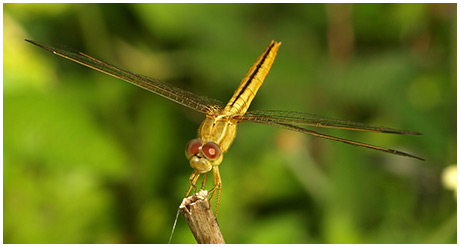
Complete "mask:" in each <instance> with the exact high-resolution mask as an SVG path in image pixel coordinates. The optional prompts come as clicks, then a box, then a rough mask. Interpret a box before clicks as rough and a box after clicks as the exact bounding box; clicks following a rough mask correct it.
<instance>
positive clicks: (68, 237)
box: [3, 4, 457, 243]
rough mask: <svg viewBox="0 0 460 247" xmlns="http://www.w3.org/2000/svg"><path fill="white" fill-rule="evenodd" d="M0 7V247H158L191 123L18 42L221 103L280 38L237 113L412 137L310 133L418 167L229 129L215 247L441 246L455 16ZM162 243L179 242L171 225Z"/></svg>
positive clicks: (404, 11) (271, 7)
mask: <svg viewBox="0 0 460 247" xmlns="http://www.w3.org/2000/svg"><path fill="white" fill-rule="evenodd" d="M3 9H4V16H3V24H4V29H3V30H4V33H3V39H4V40H3V41H4V48H3V51H4V53H3V54H4V59H3V63H4V67H3V71H4V74H3V81H4V84H3V103H4V105H3V106H4V108H3V127H4V129H3V130H4V131H3V138H4V139H3V144H4V146H3V148H4V149H3V154H4V156H3V162H4V166H3V188H4V189H3V202H4V204H3V210H4V211H3V239H4V242H5V243H166V242H167V241H168V238H169V234H170V231H171V228H172V225H173V221H174V217H175V214H176V210H177V207H178V205H179V204H180V202H181V199H182V197H183V196H184V194H185V192H186V191H187V189H188V186H189V182H188V176H189V175H190V174H191V172H192V170H191V168H190V167H189V165H188V162H187V160H186V159H185V157H184V154H183V153H184V146H185V144H186V143H187V141H188V140H190V139H192V138H194V137H195V135H196V130H197V128H198V126H199V124H200V121H201V120H202V119H203V116H202V115H200V114H199V113H195V112H191V111H189V110H188V109H187V108H184V107H182V106H180V105H177V104H175V103H172V102H170V101H168V100H166V99H163V98H161V97H158V96H156V95H154V94H152V93H149V92H147V91H145V90H142V89H139V88H137V87H135V86H132V85H130V84H128V83H125V82H123V81H119V80H117V79H114V78H111V77H109V76H106V75H104V74H102V73H99V72H97V71H93V70H91V69H88V68H85V67H83V66H80V65H78V64H76V63H73V62H70V61H66V60H64V59H62V58H59V57H57V56H54V55H52V54H50V53H47V52H45V51H43V50H41V49H38V48H37V47H34V46H32V45H30V44H28V43H26V42H24V39H25V38H27V39H32V40H37V41H39V42H43V43H48V44H66V45H69V46H71V47H74V48H76V49H78V50H81V51H83V52H85V53H87V54H90V55H91V56H94V57H96V58H99V59H102V60H104V61H107V62H110V63H112V64H115V65H117V66H119V67H121V68H125V69H128V70H130V71H133V72H136V73H140V74H145V75H149V76H152V77H156V78H160V79H162V80H165V81H168V82H170V83H172V84H174V85H177V86H179V87H182V88H184V89H187V90H190V91H193V92H199V93H200V94H202V95H206V96H211V97H215V98H217V99H220V100H221V101H225V100H226V99H229V98H230V96H231V94H232V92H233V91H234V90H235V88H236V86H237V85H238V83H239V81H240V80H241V78H242V77H243V76H244V74H245V73H246V71H247V70H248V69H249V67H250V66H251V65H252V63H253V62H254V61H255V59H256V58H257V56H259V54H260V53H262V51H263V50H264V49H265V48H266V46H267V45H268V44H269V42H270V41H271V40H277V41H282V42H283V45H282V46H281V48H280V50H279V52H278V57H277V58H276V61H275V64H274V66H273V68H272V71H271V72H270V75H269V76H268V77H267V80H266V83H265V84H264V86H263V87H262V88H261V90H260V91H259V94H258V95H257V97H256V99H255V101H254V103H253V105H252V106H251V109H252V110H254V109H284V110H295V111H302V112H311V113H317V114H320V115H325V116H330V117H337V118H340V119H347V120H352V121H358V122H363V123H368V124H375V125H384V126H390V127H395V128H400V129H409V130H414V131H419V132H422V133H423V134H424V135H423V136H398V135H390V134H376V133H355V132H350V131H344V130H341V131H340V130H321V131H323V132H325V133H329V134H333V135H338V136H340V137H343V138H348V139H355V140H359V141H363V142H367V143H372V144H376V145H381V146H384V147H390V148H395V149H400V150H403V151H407V152H411V153H414V154H416V155H420V156H422V157H424V158H425V159H426V161H425V162H421V161H418V160H415V159H410V158H405V157H398V156H393V155H389V154H386V153H381V152H376V151H372V150H366V149H363V148H356V147H353V146H349V145H346V144H342V143H335V142H331V141H328V140H322V139H318V138H315V137H310V136H306V135H302V134H296V133H292V132H287V131H282V130H279V129H276V128H273V127H268V126H267V127H265V126H260V125H257V124H251V123H243V124H241V126H240V127H239V133H238V136H237V138H236V140H235V142H234V144H233V146H232V148H230V150H229V152H228V153H226V154H225V158H224V162H223V163H222V165H221V175H222V180H223V191H222V198H221V204H220V210H219V217H218V218H219V223H220V227H221V229H222V232H223V235H224V237H225V239H226V241H227V243H456V241H457V240H456V232H457V225H456V222H457V221H456V218H457V213H456V197H454V196H452V191H450V190H448V189H447V188H445V187H443V186H442V182H441V174H442V171H443V169H444V168H445V167H447V166H449V165H455V163H456V159H457V140H456V134H457V122H456V91H457V81H456V78H457V74H456V73H457V72H456V68H457V60H456V58H457V50H456V49H457V48H456V44H457V40H456V37H457V33H456V31H457V26H456V20H457V13H456V5H455V4H353V5H348V4H4V8H3ZM210 186H211V185H210V184H209V188H210ZM172 242H173V243H194V242H195V241H194V239H193V236H192V235H191V233H190V231H189V230H188V227H187V225H186V223H185V222H184V220H183V218H182V217H179V222H178V225H177V229H176V233H175V235H174V237H173V241H172Z"/></svg>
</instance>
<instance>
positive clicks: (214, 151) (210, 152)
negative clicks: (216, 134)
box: [201, 142, 222, 160]
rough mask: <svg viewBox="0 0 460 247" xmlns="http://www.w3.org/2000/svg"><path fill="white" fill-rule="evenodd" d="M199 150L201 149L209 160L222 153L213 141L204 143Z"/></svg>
mask: <svg viewBox="0 0 460 247" xmlns="http://www.w3.org/2000/svg"><path fill="white" fill-rule="evenodd" d="M201 151H203V154H204V155H205V156H206V158H208V159H210V160H214V159H217V158H219V157H220V155H221V154H222V151H221V150H220V147H219V146H218V145H217V144H216V143H214V142H207V143H205V144H204V145H203V147H202V148H201Z"/></svg>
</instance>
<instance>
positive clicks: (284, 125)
mask: <svg viewBox="0 0 460 247" xmlns="http://www.w3.org/2000/svg"><path fill="white" fill-rule="evenodd" d="M268 119H269V118H265V119H262V118H260V119H255V118H253V119H251V120H247V121H251V122H255V123H262V124H267V125H271V126H275V127H279V128H284V129H288V130H293V131H297V132H300V133H305V134H310V135H313V136H317V137H321V138H326V139H329V140H333V141H338V142H343V143H347V144H351V145H354V146H360V147H365V148H369V149H374V150H379V151H382V152H386V153H390V154H395V155H400V156H407V157H412V158H415V159H419V160H425V159H423V158H420V157H418V156H416V155H413V154H409V153H405V152H402V151H398V150H394V149H389V148H384V147H379V146H375V145H371V144H367V143H363V142H357V141H352V140H347V139H343V138H339V137H335V136H330V135H326V134H322V133H319V132H316V131H312V130H308V129H305V128H303V127H300V126H296V125H294V124H289V123H286V122H276V121H273V120H268ZM390 133H393V132H390Z"/></svg>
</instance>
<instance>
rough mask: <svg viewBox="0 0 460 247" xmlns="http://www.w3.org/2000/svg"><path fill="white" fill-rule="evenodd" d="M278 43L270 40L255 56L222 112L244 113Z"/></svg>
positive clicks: (270, 62)
mask: <svg viewBox="0 0 460 247" xmlns="http://www.w3.org/2000/svg"><path fill="white" fill-rule="evenodd" d="M280 45H281V42H274V41H272V42H271V43H270V45H269V46H268V47H267V49H266V50H265V51H264V52H263V53H262V55H260V56H259V57H258V58H257V60H256V62H255V63H254V64H253V65H252V66H251V68H250V69H249V71H248V72H247V73H246V75H245V76H244V78H243V79H242V80H241V83H240V85H239V86H238V88H237V89H236V90H235V92H234V93H233V96H232V98H231V99H230V101H229V102H228V104H227V105H226V107H225V109H224V112H223V113H224V114H229V115H232V114H240V115H243V114H244V113H246V111H247V110H248V108H249V105H250V104H251V102H252V100H253V99H254V97H255V95H256V94H257V91H258V90H259V88H260V87H261V86H262V83H263V82H264V80H265V77H266V76H267V74H268V72H269V71H270V68H271V66H272V64H273V62H274V60H275V57H276V53H277V51H278V49H279V46H280Z"/></svg>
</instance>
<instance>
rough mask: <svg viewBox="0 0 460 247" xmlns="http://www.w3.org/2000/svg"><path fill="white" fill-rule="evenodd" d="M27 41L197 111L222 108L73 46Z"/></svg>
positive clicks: (206, 99) (208, 111)
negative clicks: (94, 56)
mask: <svg viewBox="0 0 460 247" xmlns="http://www.w3.org/2000/svg"><path fill="white" fill-rule="evenodd" d="M26 41H27V42H29V43H32V44H34V45H36V46H38V47H40V48H43V49H45V50H47V51H49V52H52V53H54V54H56V55H58V56H61V57H63V58H66V59H69V60H71V61H74V62H77V63H79V64H82V65H84V66H86V67H89V68H92V69H95V70H98V71H100V72H103V73H106V74H108V75H111V76H113V77H116V78H119V79H122V80H124V81H127V82H129V83H131V84H134V85H136V86H138V87H141V88H143V89H146V90H148V91H150V92H153V93H156V94H158V95H160V96H163V97H165V98H167V99H170V100H172V101H174V102H177V103H179V104H181V105H184V106H186V107H188V108H191V109H193V110H195V111H198V112H202V113H206V114H212V113H214V112H215V111H218V110H219V109H221V108H222V103H221V102H220V101H218V100H215V99H211V98H208V97H204V96H200V95H197V94H194V93H192V92H189V91H185V90H182V89H180V88H178V87H175V86H172V85H170V84H168V83H165V82H163V81H161V80H159V79H155V78H150V77H147V76H144V75H139V74H135V73H132V72H129V71H127V70H123V69H120V68H117V67H115V66H113V65H111V64H108V63H106V62H103V61H100V60H98V59H95V58H93V57H90V56H88V55H86V54H84V53H82V52H79V51H77V50H74V49H72V48H56V47H52V46H49V45H43V44H40V43H38V42H35V41H32V40H27V39H26Z"/></svg>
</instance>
